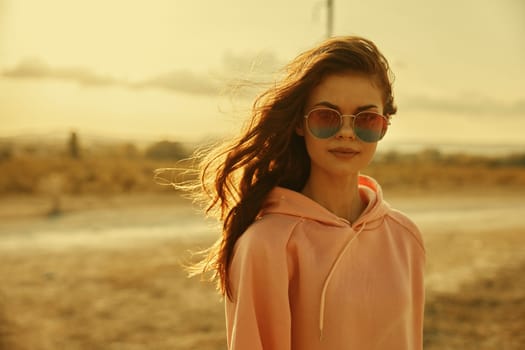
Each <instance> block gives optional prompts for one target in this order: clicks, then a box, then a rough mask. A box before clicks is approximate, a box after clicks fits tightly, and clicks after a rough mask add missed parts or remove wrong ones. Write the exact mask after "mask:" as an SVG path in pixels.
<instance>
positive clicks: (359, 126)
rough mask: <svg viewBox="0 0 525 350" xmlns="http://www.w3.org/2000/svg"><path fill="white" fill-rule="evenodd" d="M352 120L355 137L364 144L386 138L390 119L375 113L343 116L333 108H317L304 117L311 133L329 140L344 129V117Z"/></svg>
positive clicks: (365, 112) (366, 112) (364, 112)
mask: <svg viewBox="0 0 525 350" xmlns="http://www.w3.org/2000/svg"><path fill="white" fill-rule="evenodd" d="M345 116H346V117H350V118H352V119H353V120H352V129H353V130H354V133H355V135H356V136H357V137H358V138H359V139H360V140H362V141H364V142H377V141H379V140H381V139H382V138H383V136H385V133H386V130H387V128H388V125H390V119H389V118H388V117H385V116H384V115H381V114H379V113H375V112H368V111H363V112H359V113H357V114H356V115H351V114H341V113H339V112H338V111H337V110H335V109H331V108H325V107H322V108H315V109H312V110H311V111H310V112H308V114H307V115H305V116H304V118H305V119H306V126H307V128H308V130H309V131H310V133H311V134H312V135H313V136H315V137H317V138H319V139H327V138H329V137H332V136H334V135H335V134H337V133H338V132H339V130H341V129H342V127H343V117H345Z"/></svg>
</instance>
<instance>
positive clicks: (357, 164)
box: [297, 72, 383, 179]
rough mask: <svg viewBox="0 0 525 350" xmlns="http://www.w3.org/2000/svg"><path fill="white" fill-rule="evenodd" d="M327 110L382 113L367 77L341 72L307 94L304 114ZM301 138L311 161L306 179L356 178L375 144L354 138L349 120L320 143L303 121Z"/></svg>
mask: <svg viewBox="0 0 525 350" xmlns="http://www.w3.org/2000/svg"><path fill="white" fill-rule="evenodd" d="M318 107H329V108H332V109H335V110H337V111H339V113H341V114H344V115H348V114H350V115H355V114H357V113H358V112H361V111H373V112H376V113H379V114H382V113H383V99H382V93H381V90H380V89H379V88H378V87H377V86H376V85H375V84H374V81H373V79H372V78H370V77H369V76H366V75H363V74H359V73H355V72H345V73H338V74H333V75H327V76H326V77H324V79H323V80H321V83H320V84H319V85H317V86H316V87H315V88H314V89H313V90H312V92H311V93H310V96H309V98H308V99H307V102H306V106H305V113H308V112H310V111H311V110H312V109H314V108H318ZM297 133H298V134H299V135H301V136H303V137H304V140H305V144H306V149H307V152H308V155H309V156H310V160H311V169H310V176H323V177H325V178H327V179H335V178H338V177H348V176H357V174H358V173H359V171H361V170H362V169H363V168H365V167H366V166H367V165H368V164H369V163H370V161H371V160H372V158H373V156H374V154H375V150H376V147H377V142H373V143H367V142H364V141H362V140H360V139H359V138H358V137H356V135H355V133H354V130H353V129H352V118H349V117H344V123H343V127H342V128H341V129H340V130H339V131H338V132H337V133H336V134H335V135H333V136H331V137H329V138H324V139H320V138H317V137H315V136H314V135H312V134H311V132H310V131H309V129H308V127H307V125H306V119H305V120H304V121H303V124H302V125H301V126H300V127H299V128H297Z"/></svg>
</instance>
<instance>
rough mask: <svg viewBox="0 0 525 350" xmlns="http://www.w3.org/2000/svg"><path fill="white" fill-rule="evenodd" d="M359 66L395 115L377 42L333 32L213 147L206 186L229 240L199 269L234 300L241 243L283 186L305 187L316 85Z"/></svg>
mask: <svg viewBox="0 0 525 350" xmlns="http://www.w3.org/2000/svg"><path fill="white" fill-rule="evenodd" d="M345 71H353V72H358V73H363V74H365V75H367V76H370V77H371V78H372V79H373V80H374V82H375V83H376V84H377V86H378V87H379V88H380V89H381V91H382V92H383V105H384V112H383V113H384V114H385V115H387V116H389V115H392V114H395V113H396V110H397V108H396V106H395V105H394V97H393V94H392V82H393V74H392V73H391V70H390V68H389V64H388V62H387V60H386V58H385V57H384V56H383V54H382V53H381V52H380V51H379V50H378V48H377V47H376V45H375V44H374V43H373V42H371V41H370V40H367V39H365V38H362V37H357V36H345V37H334V38H331V39H328V40H326V41H324V42H322V43H321V44H320V45H318V46H316V47H314V48H312V49H310V50H308V51H305V52H303V53H301V54H300V55H298V56H297V57H296V58H295V59H294V60H293V61H292V62H291V63H290V64H288V66H287V67H286V70H285V75H284V78H283V79H282V80H280V81H279V82H277V83H276V84H275V85H274V86H272V87H271V88H269V89H267V90H266V91H265V92H263V93H262V94H260V95H259V96H258V97H257V98H256V99H255V102H254V103H253V106H252V110H251V118H250V120H249V124H248V125H247V127H246V128H245V130H244V131H243V132H242V133H241V135H239V136H238V137H237V138H236V139H234V140H231V141H230V142H228V143H225V144H223V145H221V146H220V147H218V148H214V149H213V151H212V152H211V153H210V154H208V155H207V156H206V157H204V158H203V159H202V161H201V164H200V186H199V187H200V189H201V190H202V191H201V194H203V195H204V197H205V198H206V201H207V203H206V212H207V213H208V214H212V215H215V216H216V217H217V218H218V219H219V220H220V221H221V223H222V237H221V238H220V239H219V240H217V242H216V243H215V244H214V245H213V246H212V247H210V248H209V249H208V250H207V251H205V253H206V256H205V258H204V259H203V260H202V261H200V262H199V263H197V264H196V265H194V266H193V267H192V274H197V273H203V272H207V271H212V272H214V274H213V277H212V279H213V280H216V281H217V287H218V289H219V290H220V291H221V293H222V294H226V295H227V296H228V297H230V298H231V289H230V278H229V267H230V264H231V261H232V257H233V249H234V246H235V243H236V242H237V240H238V239H239V237H241V235H242V234H243V233H244V232H245V230H246V229H247V228H248V226H250V225H251V224H252V223H253V222H254V220H255V219H256V217H257V215H258V214H259V212H260V210H261V208H262V206H263V203H264V201H265V199H266V197H267V195H268V193H269V192H270V191H271V190H272V189H273V188H274V187H276V186H282V187H285V188H288V189H291V190H294V191H301V190H302V188H303V187H304V185H305V184H306V181H307V179H308V176H309V172H310V159H309V157H308V154H307V152H306V147H305V144H304V139H303V138H302V137H301V136H299V135H297V134H296V127H297V126H298V125H300V123H302V120H303V115H304V113H305V111H304V108H305V104H306V101H307V99H308V97H309V94H310V92H311V91H312V89H313V88H314V87H315V86H316V85H317V84H319V83H320V81H321V80H322V79H323V77H325V76H326V75H329V74H334V73H339V72H345Z"/></svg>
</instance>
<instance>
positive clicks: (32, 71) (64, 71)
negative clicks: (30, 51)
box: [0, 0, 279, 96]
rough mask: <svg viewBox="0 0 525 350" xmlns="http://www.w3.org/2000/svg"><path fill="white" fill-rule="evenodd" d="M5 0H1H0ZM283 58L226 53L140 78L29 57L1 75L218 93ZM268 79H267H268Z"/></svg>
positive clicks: (271, 68)
mask: <svg viewBox="0 0 525 350" xmlns="http://www.w3.org/2000/svg"><path fill="white" fill-rule="evenodd" d="M0 1H1V0H0ZM278 64H279V60H278V59H277V57H276V56H275V54H273V53H271V52H263V53H259V54H250V53H244V54H240V55H234V54H231V53H226V54H225V56H224V59H223V62H222V67H220V68H219V69H215V70H214V71H210V72H208V73H194V72H191V71H189V70H182V69H181V70H173V71H170V72H165V73H162V74H159V75H156V76H153V77H147V78H145V79H142V80H138V81H130V80H126V79H122V78H116V77H112V76H109V75H103V74H98V73H96V72H94V71H92V70H90V69H87V68H83V67H53V66H51V65H49V64H47V63H46V62H44V61H42V60H39V59H34V58H32V59H25V60H23V61H21V62H20V63H19V64H17V65H15V66H14V67H11V68H9V69H6V70H4V71H3V72H1V73H0V76H3V77H5V78H10V79H46V80H47V79H55V80H62V81H68V82H72V83H77V84H80V85H82V86H90V87H107V86H120V87H124V88H131V89H148V88H156V89H162V90H167V91H171V92H180V93H187V94H193V95H209V96H211V95H217V94H218V93H220V92H221V90H224V89H226V88H227V87H228V85H236V84H237V82H236V81H237V80H239V81H247V80H254V81H261V80H263V79H264V77H266V78H267V77H268V76H269V75H270V73H274V72H275V71H276V70H277V66H278ZM266 80H267V79H266Z"/></svg>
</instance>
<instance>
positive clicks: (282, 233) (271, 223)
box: [239, 214, 301, 245]
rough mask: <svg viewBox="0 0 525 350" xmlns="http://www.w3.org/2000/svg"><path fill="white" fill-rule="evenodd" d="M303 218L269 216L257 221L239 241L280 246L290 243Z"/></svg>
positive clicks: (278, 215)
mask: <svg viewBox="0 0 525 350" xmlns="http://www.w3.org/2000/svg"><path fill="white" fill-rule="evenodd" d="M300 221H301V218H298V217H293V216H287V215H280V214H268V215H264V216H263V217H260V218H258V219H256V220H255V221H254V222H253V223H252V224H251V225H250V226H249V227H248V228H247V229H246V231H245V232H244V233H243V235H242V236H241V237H240V238H239V240H241V239H242V240H244V241H249V242H251V243H252V244H263V245H268V244H270V245H278V244H284V245H286V243H287V242H288V241H289V239H290V236H291V235H292V232H293V230H294V228H295V226H296V225H297V224H298V223H299V222H300Z"/></svg>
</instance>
